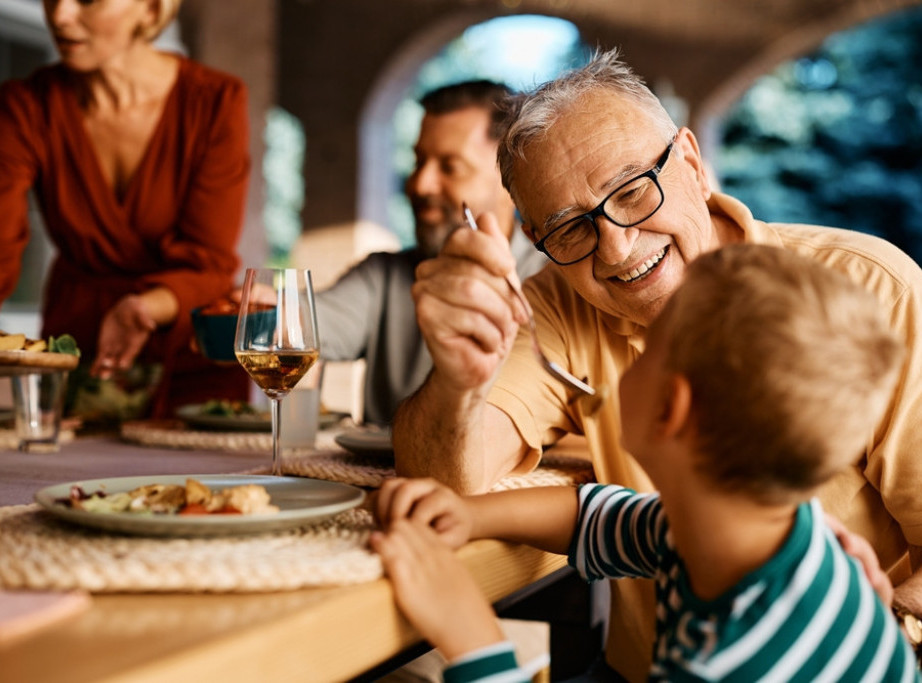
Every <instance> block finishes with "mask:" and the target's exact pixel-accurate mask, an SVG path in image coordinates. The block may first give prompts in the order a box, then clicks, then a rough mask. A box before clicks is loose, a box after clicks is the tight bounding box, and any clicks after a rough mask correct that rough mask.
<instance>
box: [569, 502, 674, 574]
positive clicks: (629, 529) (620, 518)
mask: <svg viewBox="0 0 922 683" xmlns="http://www.w3.org/2000/svg"><path fill="white" fill-rule="evenodd" d="M666 528H667V525H666V521H665V518H664V516H663V508H662V505H661V504H660V499H659V494H656V493H652V494H640V493H637V492H635V491H632V490H631V489H627V488H623V487H620V486H612V485H605V484H586V485H583V486H581V487H580V489H579V517H578V519H577V527H576V533H575V534H574V536H573V542H572V544H571V546H570V552H569V563H570V566H572V567H573V568H574V569H576V570H577V571H578V572H579V574H580V576H582V577H583V578H584V579H587V580H597V579H606V578H607V579H615V578H624V577H632V578H636V577H651V576H653V575H654V573H655V572H656V570H657V568H658V567H659V564H660V552H661V549H662V547H663V540H664V538H665V533H666Z"/></svg>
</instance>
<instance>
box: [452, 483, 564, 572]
mask: <svg viewBox="0 0 922 683" xmlns="http://www.w3.org/2000/svg"><path fill="white" fill-rule="evenodd" d="M465 500H466V501H467V504H468V506H469V508H470V510H471V514H472V518H473V520H472V527H471V538H501V539H503V540H506V541H512V542H515V543H524V544H526V545H530V546H534V547H535V548H540V549H541V550H546V551H547V552H551V553H557V554H559V555H566V554H567V552H568V550H569V548H570V541H571V539H572V538H573V534H574V532H575V530H576V520H577V516H578V514H579V498H578V493H577V489H575V488H573V487H569V486H554V487H541V488H528V489H516V490H514V491H500V492H498V493H487V494H484V495H481V496H469V497H467V498H466V499H465Z"/></svg>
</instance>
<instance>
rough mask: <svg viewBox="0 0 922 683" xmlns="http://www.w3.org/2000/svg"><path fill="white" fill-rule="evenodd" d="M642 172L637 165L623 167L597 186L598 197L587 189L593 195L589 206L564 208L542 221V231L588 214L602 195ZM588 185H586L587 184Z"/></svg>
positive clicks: (639, 165) (591, 189) (572, 205)
mask: <svg viewBox="0 0 922 683" xmlns="http://www.w3.org/2000/svg"><path fill="white" fill-rule="evenodd" d="M642 172H643V166H641V164H638V163H629V164H627V165H625V166H623V167H622V168H621V169H620V170H619V171H618V172H617V173H615V174H614V175H613V176H612V177H611V178H609V179H608V180H606V181H605V182H604V183H602V185H600V186H599V189H598V196H595V191H594V189H593V188H591V187H590V188H589V192H590V193H592V194H593V198H592V200H591V205H590V204H587V205H581V204H570V205H568V206H565V207H563V208H561V209H558V210H557V211H554V212H553V213H551V214H550V215H549V216H548V217H547V218H545V219H544V230H545V231H549V230H551V229H552V228H554V227H556V226H557V224H558V223H560V222H561V221H563V220H564V219H565V218H567V217H569V216H570V215H571V214H574V215H579V214H583V213H588V212H589V211H592V210H593V209H594V208H595V207H596V205H597V204H598V202H599V201H601V198H602V197H603V196H604V195H607V194H608V193H609V192H611V191H612V190H614V189H615V188H617V187H618V186H619V185H621V184H622V183H624V182H625V181H626V180H629V179H631V178H632V177H634V176H636V175H638V174H639V173H642ZM587 185H588V183H587Z"/></svg>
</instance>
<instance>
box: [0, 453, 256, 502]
mask: <svg viewBox="0 0 922 683" xmlns="http://www.w3.org/2000/svg"><path fill="white" fill-rule="evenodd" d="M271 460H272V455H271V453H233V452H224V451H200V450H195V451H193V450H177V449H170V448H151V447H147V446H139V445H137V444H130V443H125V442H122V441H119V440H117V439H116V438H115V437H78V438H77V439H75V440H74V441H71V442H69V443H64V444H62V445H61V450H60V451H59V452H58V453H20V452H19V451H15V450H0V505H21V504H25V503H31V502H32V496H33V495H34V494H35V492H36V491H38V490H39V489H41V488H44V487H45V486H51V485H52V484H61V483H65V482H70V481H77V480H81V479H102V478H108V477H131V476H135V475H146V474H153V475H156V474H226V473H233V472H245V471H247V470H251V469H253V468H257V467H268V466H269V465H270V463H271Z"/></svg>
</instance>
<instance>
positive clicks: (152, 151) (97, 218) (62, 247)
mask: <svg viewBox="0 0 922 683" xmlns="http://www.w3.org/2000/svg"><path fill="white" fill-rule="evenodd" d="M180 60H181V61H180V67H179V73H178V76H177V80H176V83H175V85H174V86H173V89H172V90H171V92H170V93H169V95H168V98H167V101H166V103H165V105H164V110H163V114H162V115H161V119H160V121H159V123H158V124H157V126H156V128H155V129H154V133H153V135H152V137H151V139H150V142H149V144H148V148H147V150H146V151H145V153H144V156H143V157H142V159H141V162H140V165H139V166H138V168H137V170H136V171H135V174H134V176H133V177H132V178H131V179H130V181H129V183H128V185H127V187H126V189H125V193H124V197H123V198H122V199H121V200H119V198H118V197H117V196H116V194H115V192H114V190H113V189H112V188H111V187H110V186H109V184H108V183H107V182H106V180H105V178H104V176H103V173H102V170H101V168H100V166H99V164H98V161H97V158H96V154H95V150H94V148H93V146H92V144H91V142H90V138H89V136H88V134H87V132H86V130H85V128H84V126H83V114H82V111H81V109H80V107H79V106H78V102H77V99H76V96H75V91H74V89H73V87H71V84H70V79H71V75H70V72H69V71H68V70H67V69H66V68H65V67H63V66H62V65H59V64H58V65H52V66H49V67H45V68H42V69H39V70H38V71H36V72H35V73H34V74H32V75H31V76H30V77H29V78H28V79H26V80H12V81H7V82H5V83H3V84H0V302H2V301H3V300H5V299H6V298H7V297H8V296H9V295H10V293H11V292H12V291H13V289H14V287H15V285H16V282H17V279H18V277H19V272H20V267H21V256H22V252H23V250H24V249H25V246H26V244H27V242H28V231H29V226H28V218H27V210H28V204H27V193H28V191H29V190H30V189H34V191H35V196H36V199H37V201H38V204H39V207H40V209H41V211H42V215H43V217H44V220H45V225H46V228H47V231H48V234H49V236H50V238H51V240H52V241H53V242H54V244H55V245H56V247H57V252H58V253H57V255H56V257H55V259H54V262H53V264H52V267H51V272H50V275H49V277H48V280H47V282H46V283H45V288H44V294H43V305H42V325H43V327H42V335H43V336H47V335H49V334H53V335H58V334H64V333H69V334H72V335H73V336H74V337H75V338H76V339H77V342H78V344H79V345H80V348H81V351H82V352H83V358H84V359H85V360H87V361H90V360H92V359H93V358H94V357H95V355H96V344H97V338H98V334H99V329H100V324H101V322H102V319H103V316H104V315H105V313H106V312H107V311H108V310H109V309H110V308H111V307H112V306H113V305H114V304H115V302H116V301H117V300H118V299H119V298H121V297H122V296H124V295H126V294H129V293H141V292H144V291H146V290H149V289H152V288H155V287H167V288H169V289H170V290H171V291H172V292H173V293H174V294H175V295H176V298H177V300H178V301H179V314H178V316H177V318H176V322H175V323H174V324H173V325H172V326H170V327H169V328H162V329H159V330H158V331H156V332H155V333H154V334H153V335H152V336H151V338H150V340H149V341H148V343H147V345H146V346H145V348H144V350H143V351H142V353H141V355H140V356H139V359H138V360H139V361H141V362H155V363H162V364H163V369H164V375H163V377H164V379H163V386H161V391H160V394H159V396H158V400H157V401H156V405H155V408H154V413H155V414H158V415H163V414H167V413H168V412H169V409H170V408H172V407H175V406H177V405H181V404H183V403H193V402H197V401H199V400H204V399H207V398H218V397H226V398H237V399H245V398H246V396H247V393H248V388H249V382H248V380H247V378H246V374H245V373H244V372H243V371H242V370H241V369H240V368H237V367H234V366H226V367H219V366H215V365H213V364H211V363H210V362H208V361H206V360H205V359H203V358H202V357H200V356H198V355H197V354H195V353H193V352H192V351H191V350H190V348H189V342H190V339H191V336H192V327H191V321H190V318H189V313H190V311H191V310H192V309H193V308H195V307H196V306H200V305H203V304H206V303H208V302H209V301H211V300H213V299H215V298H217V297H219V296H221V295H222V294H225V293H226V292H227V291H228V290H229V289H231V287H232V286H233V278H234V274H235V272H236V270H237V268H238V266H239V259H238V257H237V253H236V245H237V241H238V238H239V236H240V231H241V228H242V220H243V209H244V202H245V197H246V190H247V181H248V176H249V167H250V161H249V151H248V125H247V106H246V104H247V103H246V89H245V87H244V85H243V83H242V82H241V81H240V80H239V79H237V78H235V77H233V76H230V75H227V74H224V73H221V72H218V71H215V70H213V69H209V68H207V67H205V66H203V65H200V64H197V63H196V62H193V61H190V60H188V59H184V58H180Z"/></svg>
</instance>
